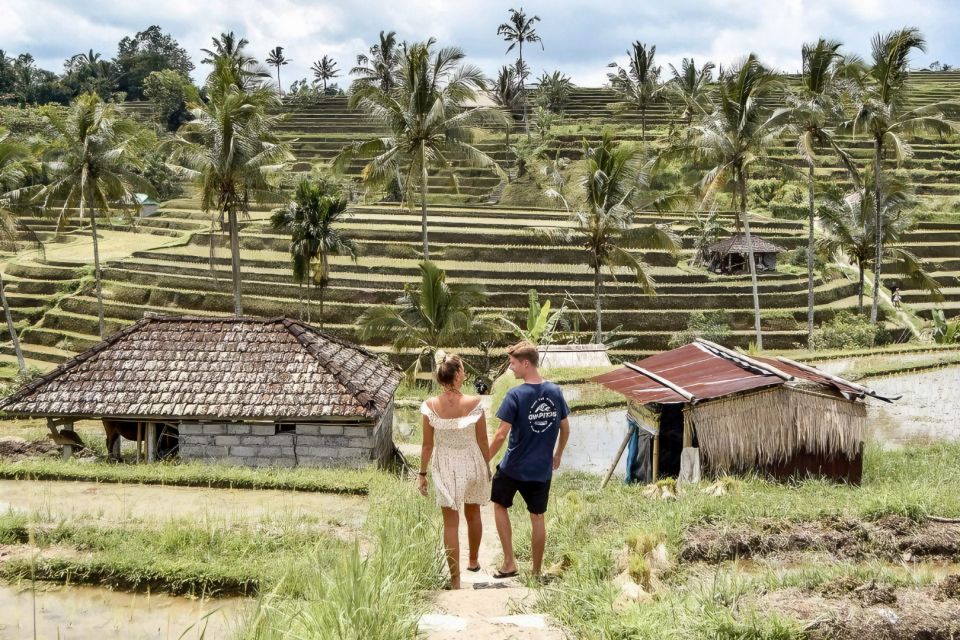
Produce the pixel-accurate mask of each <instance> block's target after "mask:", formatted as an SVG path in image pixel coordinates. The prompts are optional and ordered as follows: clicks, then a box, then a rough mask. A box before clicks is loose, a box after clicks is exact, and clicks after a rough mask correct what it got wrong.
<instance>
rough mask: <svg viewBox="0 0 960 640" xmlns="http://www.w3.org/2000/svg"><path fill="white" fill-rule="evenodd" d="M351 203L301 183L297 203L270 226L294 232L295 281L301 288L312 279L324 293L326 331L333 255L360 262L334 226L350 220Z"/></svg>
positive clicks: (276, 215) (277, 213)
mask: <svg viewBox="0 0 960 640" xmlns="http://www.w3.org/2000/svg"><path fill="white" fill-rule="evenodd" d="M346 214H347V201H346V200H344V199H343V198H340V197H333V196H330V195H328V194H327V193H326V191H325V189H324V188H323V187H322V186H320V185H318V184H314V183H311V182H310V181H308V180H301V181H300V183H299V184H297V192H296V194H295V196H294V199H293V202H291V203H290V204H289V206H287V207H286V208H283V209H278V210H276V211H274V213H273V215H272V216H271V218H270V224H271V225H272V226H273V228H274V229H277V230H281V229H288V230H289V231H290V232H291V236H292V237H291V241H290V259H291V262H292V266H293V279H294V282H296V283H297V284H298V285H303V284H304V283H305V282H307V281H308V279H309V280H312V282H313V285H314V287H315V288H316V289H319V291H320V328H321V329H322V328H323V294H324V289H325V288H326V286H327V285H328V284H330V262H329V259H330V256H331V255H337V256H341V255H346V256H350V257H351V258H352V259H353V260H354V261H356V259H357V246H356V244H355V243H354V242H353V240H352V239H350V238H348V237H346V236H345V235H344V234H343V232H342V231H340V230H339V229H335V228H334V226H333V225H334V224H336V223H337V222H340V221H341V220H343V219H344V218H345V217H346ZM307 322H310V306H309V305H308V306H307Z"/></svg>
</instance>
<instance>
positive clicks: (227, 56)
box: [201, 31, 280, 89]
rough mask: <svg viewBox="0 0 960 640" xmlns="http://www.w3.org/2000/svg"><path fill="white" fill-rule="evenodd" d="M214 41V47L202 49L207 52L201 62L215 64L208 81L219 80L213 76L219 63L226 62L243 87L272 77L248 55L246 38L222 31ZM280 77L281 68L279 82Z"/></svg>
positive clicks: (250, 86) (278, 72)
mask: <svg viewBox="0 0 960 640" xmlns="http://www.w3.org/2000/svg"><path fill="white" fill-rule="evenodd" d="M212 42H213V49H201V51H203V52H204V53H205V54H207V57H206V58H204V59H203V60H201V62H202V63H203V64H209V65H212V66H213V71H211V72H210V76H208V77H207V82H208V83H210V82H214V83H215V82H217V80H216V79H215V78H213V76H214V74H216V73H218V72H217V68H218V66H219V64H226V65H227V66H229V67H230V68H231V69H232V71H233V75H234V77H235V78H236V82H237V85H238V86H239V87H240V88H242V89H252V88H253V87H254V86H255V85H257V84H259V83H260V80H261V79H263V78H268V77H270V74H269V73H267V72H266V70H264V69H263V67H261V66H260V65H259V64H258V63H257V59H256V58H254V57H252V56H249V55H247V53H246V51H245V49H246V47H247V45H248V44H250V43H249V42H248V41H247V39H246V38H237V36H236V35H234V33H233V31H231V32H229V33H221V34H220V37H219V38H212ZM223 61H226V62H225V63H224V62H223ZM218 63H219V64H218ZM221 75H222V74H221ZM279 77H280V70H279V69H277V78H278V82H279Z"/></svg>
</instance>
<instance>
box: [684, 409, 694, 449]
mask: <svg viewBox="0 0 960 640" xmlns="http://www.w3.org/2000/svg"><path fill="white" fill-rule="evenodd" d="M692 446H693V425H691V424H690V419H689V418H688V417H687V416H683V448H684V449H686V448H687V447H692Z"/></svg>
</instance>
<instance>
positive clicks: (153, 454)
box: [147, 422, 157, 462]
mask: <svg viewBox="0 0 960 640" xmlns="http://www.w3.org/2000/svg"><path fill="white" fill-rule="evenodd" d="M156 461H157V423H156V422H148V423H147V462H156Z"/></svg>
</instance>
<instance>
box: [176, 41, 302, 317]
mask: <svg viewBox="0 0 960 640" xmlns="http://www.w3.org/2000/svg"><path fill="white" fill-rule="evenodd" d="M243 85H244V78H243V76H242V74H241V73H239V72H238V71H237V69H236V68H235V67H234V65H233V64H232V63H231V61H230V60H229V59H228V58H220V59H218V60H217V61H216V63H215V69H214V72H213V73H212V74H211V75H210V77H209V78H208V79H207V85H206V91H207V94H208V95H209V101H208V102H206V103H202V104H193V105H191V106H190V114H191V115H192V116H193V118H194V119H193V120H192V121H190V122H187V123H185V124H183V125H181V127H180V129H179V130H178V132H177V134H176V136H175V137H174V138H173V140H172V141H171V142H170V146H171V157H170V159H171V162H172V163H173V164H174V165H176V166H177V168H178V170H179V173H180V175H181V176H183V177H185V178H187V179H190V180H192V181H193V182H194V184H195V185H196V187H197V190H198V191H199V194H200V207H201V209H202V210H203V211H204V212H210V211H216V212H217V214H218V221H219V222H220V224H221V225H223V224H224V223H226V226H227V229H228V232H229V234H230V258H231V270H232V277H233V302H234V304H233V306H234V313H235V314H236V315H238V316H239V315H243V302H242V297H241V292H240V235H239V217H240V216H245V215H247V214H248V212H249V206H250V202H251V201H257V202H263V203H268V202H278V201H280V196H279V191H278V190H277V188H276V187H275V185H274V182H273V181H272V177H273V176H274V175H276V174H278V173H279V172H280V171H281V170H282V169H283V163H284V162H285V161H288V160H292V156H291V154H290V152H289V150H288V147H287V145H286V143H282V142H280V141H279V139H278V138H277V134H276V126H277V124H278V123H279V121H280V120H281V119H282V116H278V115H271V114H270V113H269V112H270V111H271V110H275V109H276V108H277V107H279V106H280V99H279V98H278V97H277V95H276V94H275V93H274V92H273V91H272V90H270V89H267V88H265V87H255V88H253V89H249V90H247V89H244V88H243ZM212 241H213V238H212V236H211V242H212ZM211 246H212V245H211Z"/></svg>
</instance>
